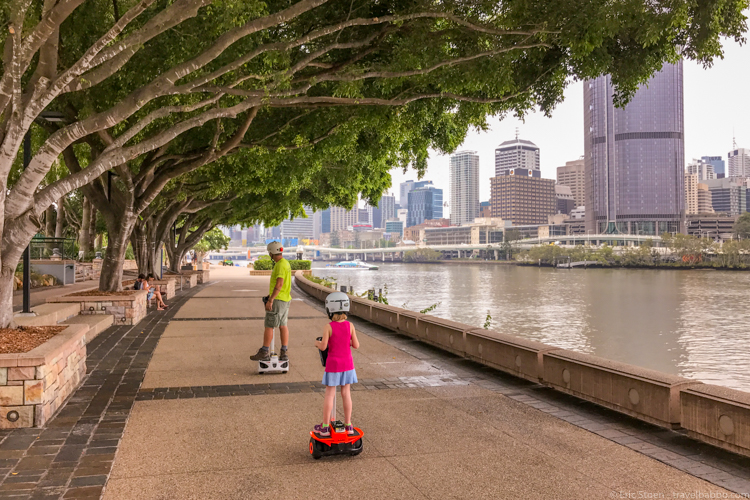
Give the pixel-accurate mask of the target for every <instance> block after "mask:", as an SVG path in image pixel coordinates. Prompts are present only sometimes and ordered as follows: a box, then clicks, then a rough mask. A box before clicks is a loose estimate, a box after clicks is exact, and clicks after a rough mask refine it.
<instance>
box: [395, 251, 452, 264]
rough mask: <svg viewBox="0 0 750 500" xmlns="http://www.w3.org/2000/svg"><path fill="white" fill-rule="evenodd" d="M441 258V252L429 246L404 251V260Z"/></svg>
mask: <svg viewBox="0 0 750 500" xmlns="http://www.w3.org/2000/svg"><path fill="white" fill-rule="evenodd" d="M442 258H443V254H441V253H440V252H438V251H437V250H432V249H431V248H418V249H416V250H409V251H408V252H404V258H403V260H404V262H412V263H413V262H437V261H439V260H440V259H442Z"/></svg>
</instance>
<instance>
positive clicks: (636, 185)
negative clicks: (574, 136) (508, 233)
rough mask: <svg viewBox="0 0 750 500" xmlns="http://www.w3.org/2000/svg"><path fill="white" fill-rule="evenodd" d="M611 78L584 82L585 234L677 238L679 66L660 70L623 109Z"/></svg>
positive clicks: (681, 205) (680, 198)
mask: <svg viewBox="0 0 750 500" xmlns="http://www.w3.org/2000/svg"><path fill="white" fill-rule="evenodd" d="M613 91H614V89H613V87H612V83H611V80H610V77H609V76H602V77H599V78H596V79H594V80H587V81H586V82H584V88H583V102H584V136H585V145H584V150H585V163H586V230H587V231H592V232H596V233H610V234H618V233H619V234H647V235H648V234H656V235H658V234H662V233H665V232H680V231H683V225H684V224H683V221H684V218H685V200H684V190H685V186H684V179H683V175H684V174H683V170H684V166H685V148H684V142H683V132H684V127H683V94H682V62H681V61H680V62H679V63H677V64H665V65H664V67H663V68H662V69H661V71H659V72H658V73H656V74H655V75H654V76H653V77H652V78H651V80H649V82H648V85H647V86H643V87H641V88H640V89H639V90H638V91H637V92H636V94H635V96H633V99H632V100H631V101H630V102H629V103H628V104H627V105H626V106H625V107H624V108H615V107H614V105H613V102H612V95H613Z"/></svg>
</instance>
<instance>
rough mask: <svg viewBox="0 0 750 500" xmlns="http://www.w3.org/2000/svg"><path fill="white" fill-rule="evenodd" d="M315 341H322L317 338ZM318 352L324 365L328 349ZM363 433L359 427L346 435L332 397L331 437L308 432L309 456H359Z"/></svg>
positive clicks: (316, 457)
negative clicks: (337, 417)
mask: <svg viewBox="0 0 750 500" xmlns="http://www.w3.org/2000/svg"><path fill="white" fill-rule="evenodd" d="M317 340H323V338H322V337H318V338H317ZM319 352H320V362H321V363H323V366H325V365H326V357H327V356H328V349H326V350H325V351H319ZM362 436H364V432H362V429H360V428H359V427H355V428H354V434H352V435H349V434H347V433H346V426H345V425H344V423H343V422H342V421H341V420H336V396H335V395H334V396H333V410H332V411H331V435H330V436H325V437H324V436H321V435H320V434H318V433H317V432H315V431H310V455H312V457H313V458H314V459H315V460H318V459H319V458H320V457H328V456H332V455H351V456H354V455H359V454H360V453H362V450H363V449H364V445H363V444H362Z"/></svg>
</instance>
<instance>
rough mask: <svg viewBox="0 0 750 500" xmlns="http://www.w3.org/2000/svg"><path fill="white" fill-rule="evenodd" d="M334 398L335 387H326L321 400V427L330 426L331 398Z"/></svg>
mask: <svg viewBox="0 0 750 500" xmlns="http://www.w3.org/2000/svg"><path fill="white" fill-rule="evenodd" d="M334 396H336V387H335V386H333V387H331V386H328V387H326V395H325V399H324V400H323V425H330V423H331V413H332V412H333V398H334Z"/></svg>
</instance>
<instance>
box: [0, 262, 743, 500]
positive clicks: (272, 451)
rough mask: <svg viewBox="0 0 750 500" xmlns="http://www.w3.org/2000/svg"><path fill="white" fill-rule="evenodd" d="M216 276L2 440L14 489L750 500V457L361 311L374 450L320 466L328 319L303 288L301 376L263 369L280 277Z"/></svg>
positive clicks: (104, 352) (126, 338)
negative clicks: (320, 341)
mask: <svg viewBox="0 0 750 500" xmlns="http://www.w3.org/2000/svg"><path fill="white" fill-rule="evenodd" d="M211 278H212V280H213V281H212V283H211V284H209V285H206V286H203V287H198V288H196V289H193V290H190V291H188V292H187V293H185V294H182V295H180V296H179V297H178V298H177V299H175V300H174V301H173V307H172V308H170V309H169V310H168V311H167V312H166V313H153V314H151V315H150V316H149V317H148V318H147V320H146V321H145V322H144V323H142V324H141V325H138V327H136V328H129V329H128V328H127V327H113V328H111V329H109V330H107V331H106V332H104V333H103V334H102V335H101V336H100V337H98V338H97V339H96V340H95V341H94V342H92V344H90V351H89V352H90V354H89V360H88V361H89V371H90V376H89V378H88V379H87V380H86V382H85V384H84V386H83V387H82V388H81V389H80V390H79V391H78V392H77V393H76V395H75V396H74V397H73V398H72V399H71V400H70V402H69V403H68V404H67V406H66V407H65V408H64V409H63V410H62V412H61V414H60V415H59V416H58V417H57V418H55V419H54V420H53V421H52V422H51V423H50V425H49V427H48V428H47V429H43V430H26V431H13V432H7V431H6V433H5V434H3V435H2V436H1V437H2V439H3V440H2V442H0V467H2V468H3V469H2V471H3V475H5V474H8V475H7V476H6V478H5V480H4V482H3V484H2V485H0V496H2V497H4V498H5V497H10V496H11V495H12V494H15V495H18V497H19V498H28V497H33V498H58V497H62V496H64V497H65V498H99V496H100V495H102V494H103V497H104V498H105V499H112V500H120V499H173V498H175V499H181V498H190V499H193V498H194V499H213V498H216V499H231V498H237V499H240V498H243V499H244V498H260V497H261V496H264V497H266V496H273V497H279V498H337V499H338V498H368V497H369V498H371V499H379V498H388V499H390V498H431V499H442V498H471V497H476V498H547V497H549V498H571V499H579V498H680V497H679V495H680V494H683V495H693V496H685V497H683V498H701V497H700V496H698V495H701V494H702V495H704V496H703V498H709V497H710V495H711V494H713V495H714V496H713V498H739V496H737V495H735V494H733V493H731V491H735V492H743V493H750V481H749V480H750V472H748V471H750V460H747V459H744V458H742V457H738V456H736V455H733V454H730V453H727V452H723V451H720V450H716V449H714V448H711V447H709V446H705V445H701V444H699V443H696V442H694V441H692V440H689V439H687V438H685V437H684V436H682V435H680V434H679V433H675V432H672V431H665V430H663V429H659V428H657V427H654V426H651V425H648V424H643V423H639V422H637V421H635V420H633V419H630V418H627V417H623V416H620V415H619V414H616V413H614V412H611V411H609V410H606V409H602V408H599V407H596V406H595V405H592V404H589V403H585V402H581V401H579V400H576V399H575V398H571V397H568V396H565V395H561V394H559V393H555V392H554V391H551V390H549V389H545V388H543V387H541V386H539V385H535V384H531V383H528V382H524V381H521V380H518V379H515V378H513V377H509V376H505V375H503V374H500V373H498V372H496V371H494V370H490V369H487V368H484V367H481V366H480V365H477V364H476V363H472V362H469V361H467V360H463V359H461V358H457V357H455V356H452V355H450V354H446V353H444V352H442V351H439V350H437V349H433V348H431V347H429V346H425V345H423V344H420V343H419V342H416V341H413V340H411V339H408V338H406V337H403V336H400V335H397V334H394V333H391V332H387V331H385V330H383V329H380V328H378V327H375V326H373V325H369V324H362V323H361V322H357V321H356V320H355V324H357V326H358V328H359V329H360V332H361V333H362V334H361V335H360V341H361V344H362V347H361V348H360V349H359V350H358V351H356V352H355V365H356V367H357V373H358V376H359V378H360V381H361V383H360V384H358V385H357V386H355V387H354V389H355V390H356V392H354V394H353V400H354V419H353V420H354V423H355V424H356V425H357V426H359V427H361V428H362V429H363V430H364V432H365V437H364V443H365V444H364V452H363V453H362V454H361V455H359V456H357V457H333V458H323V459H321V460H318V461H314V460H313V459H312V458H311V457H310V455H309V453H308V445H307V442H308V432H309V429H310V428H311V427H312V425H313V424H315V423H317V422H318V420H319V419H320V413H321V411H322V403H323V397H322V394H321V385H320V383H319V381H320V378H321V377H322V367H321V366H320V361H319V359H318V354H317V352H316V350H315V348H314V346H313V341H314V338H315V337H316V336H318V335H319V334H320V332H321V330H322V328H323V326H324V325H325V324H326V322H327V319H326V318H325V315H324V314H323V312H322V310H321V308H320V307H319V305H318V304H316V303H314V302H312V301H309V300H307V299H306V298H304V297H303V295H302V294H301V293H299V292H295V300H294V302H293V303H292V305H291V311H290V330H291V341H290V351H289V352H290V358H291V364H290V372H289V373H288V374H285V375H258V374H257V373H256V371H255V366H254V363H252V362H250V361H249V360H248V357H249V356H250V355H251V354H253V353H254V352H255V351H256V350H257V347H258V345H259V342H260V339H261V334H262V333H261V332H262V316H263V308H262V303H261V301H260V297H261V296H263V295H265V293H266V290H267V280H268V278H255V277H252V278H251V277H249V276H247V270H246V269H241V268H212V270H211ZM339 405H340V402H339ZM339 409H340V408H339ZM123 429H124V432H123ZM699 476H700V477H699ZM105 485H106V488H104V486H105ZM725 488H726V489H725ZM660 495H661V496H660ZM717 495H718V496H717ZM723 495H726V496H723Z"/></svg>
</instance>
